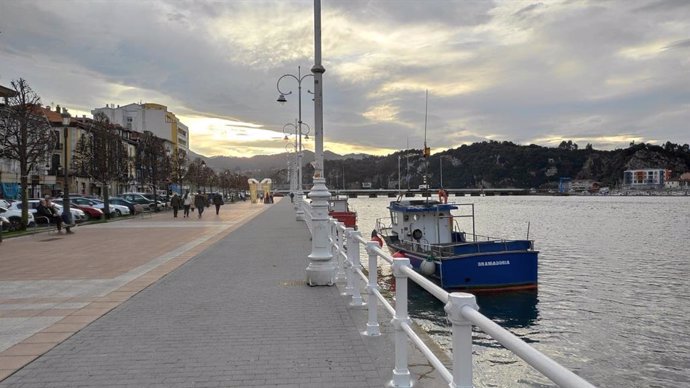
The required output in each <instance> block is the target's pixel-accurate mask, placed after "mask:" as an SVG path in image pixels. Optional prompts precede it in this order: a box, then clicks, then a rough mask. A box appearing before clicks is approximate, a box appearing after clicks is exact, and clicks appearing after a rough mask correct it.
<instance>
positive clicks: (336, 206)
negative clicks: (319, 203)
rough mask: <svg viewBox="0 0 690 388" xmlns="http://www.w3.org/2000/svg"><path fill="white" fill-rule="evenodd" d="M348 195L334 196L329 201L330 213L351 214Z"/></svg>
mask: <svg viewBox="0 0 690 388" xmlns="http://www.w3.org/2000/svg"><path fill="white" fill-rule="evenodd" d="M347 199H348V198H347V195H334V196H332V197H331V198H330V199H329V200H328V211H329V212H349V211H350V209H349V207H348V205H347Z"/></svg>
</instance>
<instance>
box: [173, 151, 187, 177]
mask: <svg viewBox="0 0 690 388" xmlns="http://www.w3.org/2000/svg"><path fill="white" fill-rule="evenodd" d="M170 163H171V165H170V170H171V174H170V175H171V176H170V178H171V179H172V182H173V183H177V184H178V185H180V186H182V181H183V180H184V177H185V174H187V152H185V150H183V149H180V148H177V149H175V150H174V151H173V152H172V154H171V155H170Z"/></svg>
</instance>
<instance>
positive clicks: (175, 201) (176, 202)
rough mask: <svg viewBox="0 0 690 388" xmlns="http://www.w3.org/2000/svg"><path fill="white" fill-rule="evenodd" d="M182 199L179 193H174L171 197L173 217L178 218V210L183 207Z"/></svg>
mask: <svg viewBox="0 0 690 388" xmlns="http://www.w3.org/2000/svg"><path fill="white" fill-rule="evenodd" d="M181 205H182V199H181V198H180V196H179V195H177V193H173V195H172V198H170V206H171V207H172V209H173V218H177V211H178V210H180V208H181V207H182V206H181Z"/></svg>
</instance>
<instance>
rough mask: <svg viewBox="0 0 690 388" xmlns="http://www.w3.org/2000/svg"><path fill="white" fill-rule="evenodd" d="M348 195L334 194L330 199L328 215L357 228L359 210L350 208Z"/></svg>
mask: <svg viewBox="0 0 690 388" xmlns="http://www.w3.org/2000/svg"><path fill="white" fill-rule="evenodd" d="M347 200H348V198H347V195H334V196H332V197H331V199H329V200H328V215H329V216H330V217H333V218H335V219H336V220H338V221H340V222H342V223H343V224H345V226H347V227H348V228H355V229H357V212H356V211H353V210H350V207H349V205H348V202H347Z"/></svg>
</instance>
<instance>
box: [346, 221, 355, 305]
mask: <svg viewBox="0 0 690 388" xmlns="http://www.w3.org/2000/svg"><path fill="white" fill-rule="evenodd" d="M354 231H355V230H354V229H353V228H345V232H344V233H343V234H344V236H343V250H344V252H345V253H346V254H347V257H346V258H345V261H344V262H343V267H344V269H345V278H346V279H347V283H346V285H345V291H344V292H343V295H346V296H351V295H352V290H353V284H354V278H353V276H352V255H351V254H350V245H351V244H350V241H351V240H352V232H354Z"/></svg>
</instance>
